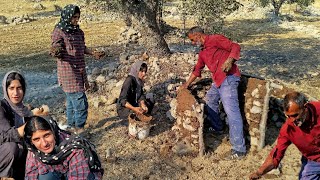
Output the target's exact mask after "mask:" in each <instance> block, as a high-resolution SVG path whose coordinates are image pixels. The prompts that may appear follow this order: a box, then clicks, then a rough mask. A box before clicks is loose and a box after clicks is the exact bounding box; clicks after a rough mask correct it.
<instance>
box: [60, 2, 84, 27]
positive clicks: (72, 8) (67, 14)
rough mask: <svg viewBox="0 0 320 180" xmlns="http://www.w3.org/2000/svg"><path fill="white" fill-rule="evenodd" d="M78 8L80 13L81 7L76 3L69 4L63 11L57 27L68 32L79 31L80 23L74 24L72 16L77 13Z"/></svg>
mask: <svg viewBox="0 0 320 180" xmlns="http://www.w3.org/2000/svg"><path fill="white" fill-rule="evenodd" d="M76 10H78V11H79V13H80V8H79V7H78V6H76V5H73V4H69V5H67V6H66V7H64V8H63V10H62V11H61V18H60V21H59V23H58V24H56V28H59V29H61V30H63V31H65V32H67V33H73V32H76V31H79V29H80V28H79V25H72V24H71V18H72V16H73V15H74V14H75V13H76Z"/></svg>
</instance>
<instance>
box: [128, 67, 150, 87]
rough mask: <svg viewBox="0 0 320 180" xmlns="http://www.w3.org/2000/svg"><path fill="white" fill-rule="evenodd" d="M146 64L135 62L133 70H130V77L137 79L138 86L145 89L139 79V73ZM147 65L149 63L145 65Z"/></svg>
mask: <svg viewBox="0 0 320 180" xmlns="http://www.w3.org/2000/svg"><path fill="white" fill-rule="evenodd" d="M143 63H145V62H143V61H137V62H135V63H134V64H133V65H132V66H131V69H130V73H129V75H131V76H133V77H135V79H136V81H137V83H138V85H140V86H142V87H143V81H142V80H141V79H140V78H139V77H138V73H139V71H140V68H141V65H142V64H143ZM145 64H147V63H145Z"/></svg>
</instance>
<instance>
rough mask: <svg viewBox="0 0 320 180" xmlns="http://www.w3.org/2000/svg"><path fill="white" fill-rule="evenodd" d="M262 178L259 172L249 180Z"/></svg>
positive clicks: (251, 175)
mask: <svg viewBox="0 0 320 180" xmlns="http://www.w3.org/2000/svg"><path fill="white" fill-rule="evenodd" d="M260 177H261V174H260V173H258V172H255V173H252V174H250V176H249V179H250V180H256V179H260Z"/></svg>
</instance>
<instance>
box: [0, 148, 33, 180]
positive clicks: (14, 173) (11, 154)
mask: <svg viewBox="0 0 320 180" xmlns="http://www.w3.org/2000/svg"><path fill="white" fill-rule="evenodd" d="M0 152H1V153H0V177H13V178H14V179H15V180H20V179H21V180H22V179H24V174H25V165H26V154H27V151H26V150H25V149H24V148H23V146H22V145H21V144H18V143H15V142H6V143H3V144H2V145H0Z"/></svg>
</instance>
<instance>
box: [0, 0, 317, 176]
mask: <svg viewBox="0 0 320 180" xmlns="http://www.w3.org/2000/svg"><path fill="white" fill-rule="evenodd" d="M45 2H46V1H45ZM34 8H41V6H39V5H37V6H34ZM88 9H89V8H88ZM308 12H309V13H308V16H302V15H301V14H292V15H291V14H289V15H288V16H285V17H289V18H284V19H274V17H272V16H271V15H270V13H269V9H261V8H258V7H256V6H255V5H253V4H252V3H248V4H246V5H245V6H244V7H243V8H242V9H241V10H239V11H238V12H235V13H233V14H232V15H230V16H228V17H227V21H226V26H225V28H226V30H227V31H229V32H232V35H233V36H234V37H236V38H234V39H237V40H238V41H239V43H240V44H241V46H242V56H241V61H239V62H238V65H239V67H240V69H241V71H242V73H244V74H251V75H254V76H258V77H262V78H265V79H269V80H278V81H280V82H282V83H284V84H285V85H286V86H288V87H291V88H293V89H296V90H300V91H302V92H305V93H306V94H307V95H308V96H309V97H310V98H317V99H319V98H320V95H319V93H318V92H319V88H320V74H319V69H320V65H319V60H320V59H319V53H318V52H319V36H320V34H319V25H318V23H316V22H318V21H319V15H320V13H319V12H320V10H319V9H317V8H316V7H312V8H309V11H308ZM248 14H249V15H248ZM41 15H43V14H41ZM83 16H84V17H86V18H84V21H88V22H87V23H84V24H83V25H82V27H84V29H85V33H86V36H88V37H90V36H91V37H92V38H91V39H90V38H88V42H87V44H89V45H91V46H92V45H93V44H94V43H93V42H94V41H96V42H97V43H98V44H94V46H95V47H97V48H100V49H104V50H106V51H107V52H108V56H107V57H105V58H104V59H102V60H100V61H95V60H93V59H92V58H90V57H88V58H87V71H88V74H89V75H90V76H89V79H90V81H91V85H92V87H94V88H93V89H92V91H90V92H88V98H89V101H90V105H89V108H90V109H89V118H88V123H87V126H86V128H87V131H86V133H85V136H86V137H87V138H89V139H90V140H91V141H92V142H94V143H95V144H96V146H97V149H98V151H99V154H100V156H101V159H102V162H103V166H104V168H105V176H104V179H163V178H164V179H248V175H249V174H250V172H252V171H254V170H255V169H256V168H257V167H258V165H260V164H261V163H262V161H263V159H264V158H265V157H266V156H267V154H268V152H269V151H270V149H271V147H272V146H273V144H274V142H275V138H276V136H277V132H278V129H279V127H277V126H276V125H275V124H272V123H270V122H269V123H268V126H267V127H268V128H267V132H268V133H267V137H266V147H265V148H264V149H262V150H261V151H259V152H251V151H250V153H249V154H248V155H247V156H246V158H245V159H243V160H240V161H231V162H230V161H224V160H221V156H223V154H224V153H226V152H227V151H228V150H230V144H229V142H228V138H227V133H226V134H224V135H212V134H209V133H205V138H206V139H205V143H206V144H205V146H206V147H205V149H206V151H205V155H204V156H203V157H197V156H188V155H181V154H180V155H178V154H166V155H165V156H163V155H161V154H160V147H161V146H162V145H163V144H165V143H167V141H168V138H169V135H170V134H169V133H170V130H171V128H172V126H173V125H174V123H175V119H174V118H172V116H170V114H168V111H169V110H170V102H171V101H172V100H173V99H174V98H175V97H176V95H177V94H176V89H177V87H178V86H179V85H180V84H181V83H182V82H184V81H185V79H186V78H187V77H188V76H189V74H190V72H191V70H192V67H193V65H194V64H195V63H196V58H197V55H196V53H195V52H196V49H194V48H193V47H192V46H190V44H189V43H187V44H183V41H184V40H183V38H181V37H180V36H179V31H173V32H171V33H169V35H167V36H166V39H167V41H168V43H169V46H170V49H171V50H172V52H173V55H172V56H171V57H169V58H160V59H159V58H157V57H150V59H149V60H148V65H149V71H148V77H147V81H146V84H145V85H146V88H145V89H146V91H147V92H151V93H153V94H154V96H155V100H156V102H157V103H156V105H155V108H154V111H153V118H154V120H153V124H152V125H153V126H152V128H151V131H150V136H149V137H148V138H147V139H145V140H138V139H133V138H130V137H129V136H128V135H127V131H128V128H127V127H128V122H127V121H125V120H121V119H119V118H118V117H117V114H116V112H115V101H116V98H117V97H118V95H119V92H120V88H121V85H122V83H123V81H124V78H125V77H126V75H127V72H128V69H129V68H130V65H131V64H132V63H133V62H134V61H135V60H137V59H139V58H140V55H141V54H142V53H143V48H141V46H139V45H138V44H136V43H135V42H138V39H139V34H138V33H136V32H134V31H133V30H131V29H126V28H125V27H123V25H122V26H121V24H120V25H118V24H119V23H118V22H117V21H119V20H118V19H117V18H116V17H115V18H106V17H107V16H105V15H99V16H97V17H96V16H94V15H92V13H90V11H89V10H88V13H84V15H83ZM24 17H26V16H24ZM33 17H34V16H33ZM36 17H39V16H36ZM11 19H14V18H11ZM22 19H23V18H22ZM114 19H116V20H114ZM56 20H57V17H56V16H54V13H51V14H49V15H48V16H41V17H40V18H31V20H30V22H29V21H27V22H21V23H22V24H19V23H20V22H19V21H18V20H15V21H14V20H13V21H10V22H12V23H11V24H10V23H9V24H7V23H5V24H4V25H2V26H1V27H0V28H1V29H2V30H1V31H2V32H4V34H2V35H0V36H1V40H0V41H1V44H2V45H3V47H1V49H2V52H3V53H0V59H1V60H0V69H1V71H0V77H3V75H4V74H5V72H7V71H8V70H11V69H17V70H20V71H22V72H23V73H24V74H25V76H26V79H27V84H28V88H27V95H26V98H25V102H26V103H30V104H32V105H33V106H40V105H41V104H48V105H49V106H50V108H51V112H52V113H51V115H52V117H53V118H54V119H56V120H57V121H59V122H61V124H63V123H64V122H65V115H64V114H65V112H64V109H65V106H64V94H63V92H62V90H61V88H60V87H59V86H58V85H57V77H56V70H55V60H54V59H52V58H50V57H49V56H48V55H47V52H46V48H43V46H45V47H48V46H49V45H42V47H41V43H42V42H41V41H39V42H38V46H37V45H33V46H31V45H32V43H30V42H31V41H32V40H33V39H32V38H31V39H23V38H21V39H20V41H22V43H23V44H25V45H19V46H17V45H16V44H19V42H17V43H16V44H14V43H12V41H15V40H16V38H15V36H13V35H14V33H16V32H19V33H21V32H23V30H26V29H27V30H29V31H28V33H29V32H30V29H34V32H35V33H40V31H41V36H44V37H47V39H45V40H43V41H45V42H46V41H48V43H49V37H50V32H51V30H52V28H51V27H53V25H54V21H56ZM165 20H167V21H168V22H174V21H176V20H175V18H174V16H172V15H170V14H169V15H168V16H167V17H166V19H165ZM14 22H18V23H14ZM36 22H41V23H44V24H45V23H49V24H50V26H51V27H50V28H46V26H47V25H44V26H43V27H42V26H41V25H35V24H34V23H36ZM112 24H113V25H114V24H117V26H114V27H113V26H112ZM90 25H91V26H92V25H95V26H98V27H99V28H100V29H102V30H103V29H107V28H108V26H112V27H113V29H116V30H115V31H116V32H110V31H108V32H105V33H106V34H110V33H114V34H116V35H113V36H112V37H111V36H108V37H105V36H104V35H103V34H102V33H103V32H101V31H99V33H95V32H97V31H95V30H91V29H90V27H91V26H90ZM174 25H177V24H173V26H174ZM177 27H179V24H178V25H177ZM41 28H43V29H41ZM38 29H40V30H38ZM108 30H109V29H108ZM104 31H105V30H104ZM101 34H102V35H101ZM28 35H29V34H28ZM29 36H31V37H32V33H30V35H29ZM102 36H103V37H102ZM17 37H20V36H18V35H17ZM97 39H102V41H97ZM105 41H111V42H112V43H110V44H108V45H106V44H104V42H105ZM39 45H40V46H39ZM37 49H40V50H39V51H37ZM203 77H204V78H210V73H209V72H208V71H207V70H205V72H204V74H203ZM203 95H204V94H202V96H203ZM106 156H108V158H106ZM299 159H300V154H299V152H298V151H297V149H296V148H295V147H294V146H292V147H290V148H289V150H288V151H287V153H286V157H285V158H284V160H283V162H282V167H281V168H280V169H279V170H277V171H274V172H272V173H270V174H269V175H266V176H265V177H264V178H265V179H297V178H296V177H297V174H298V172H299V167H300V162H299Z"/></svg>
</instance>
